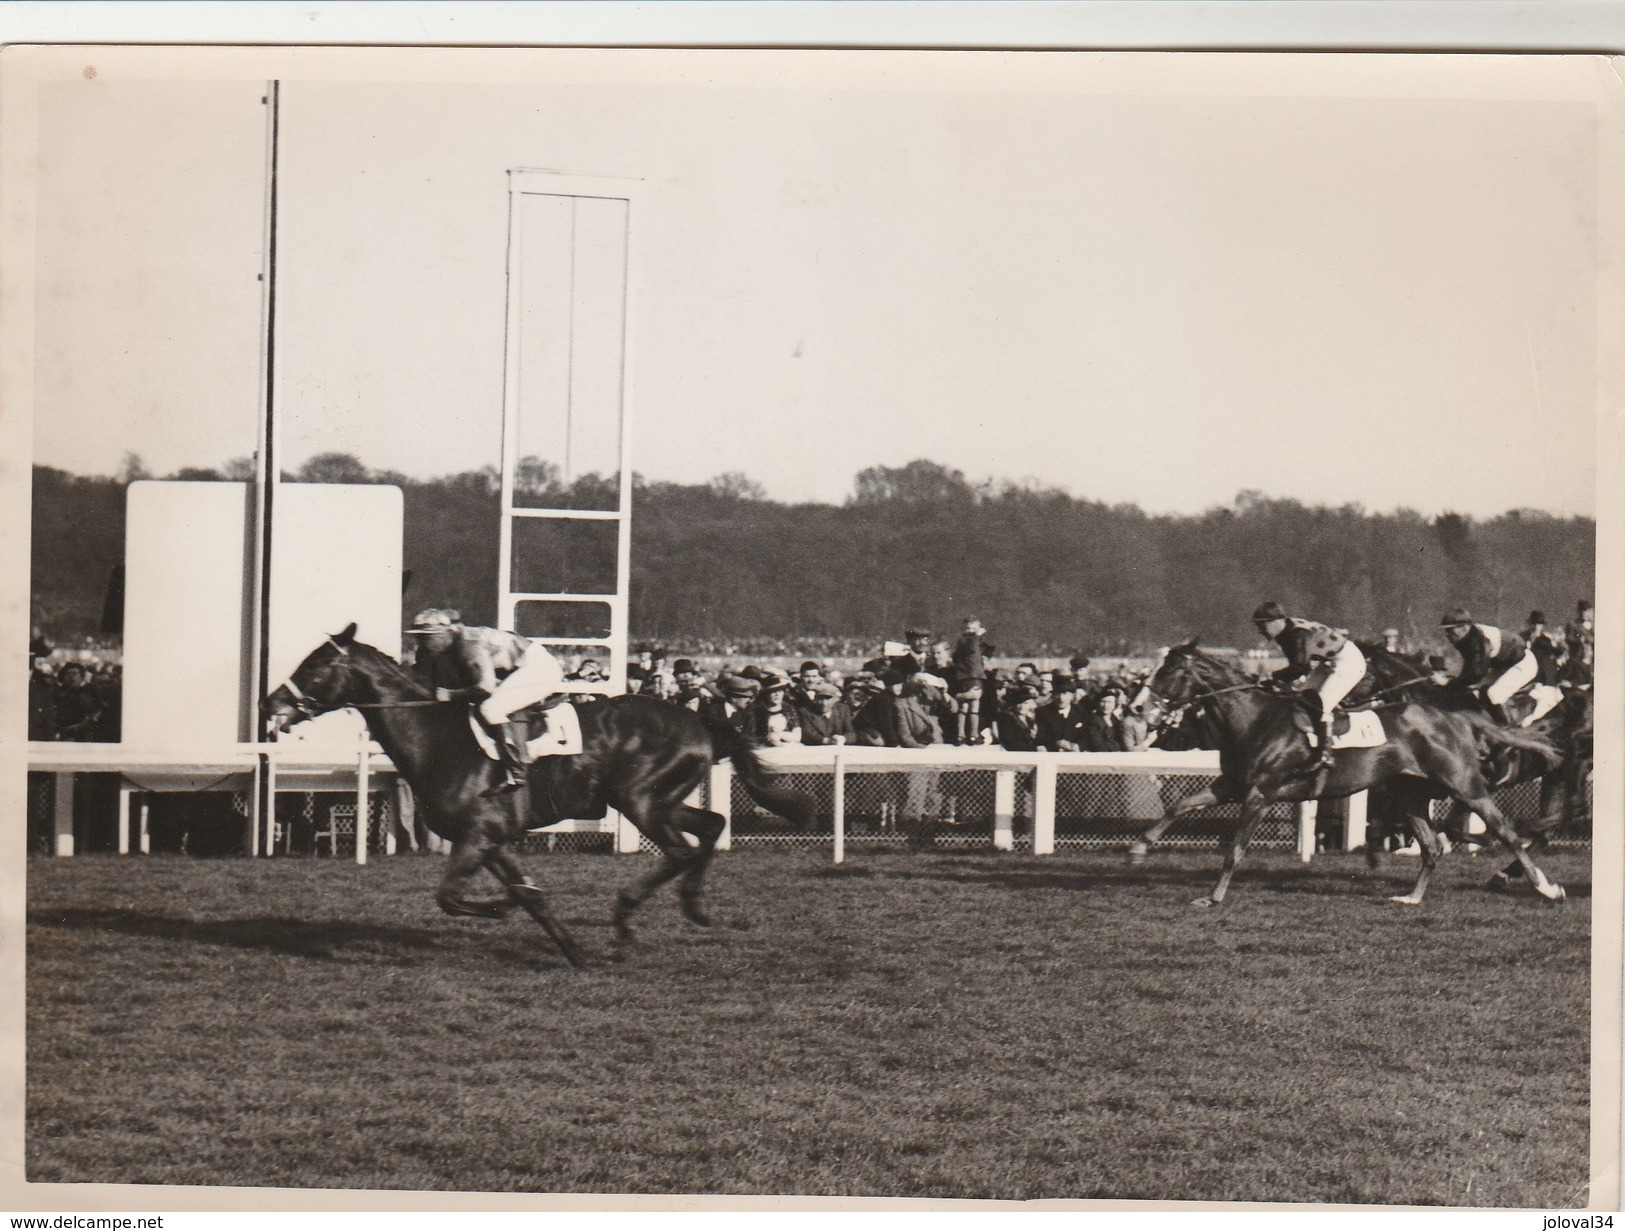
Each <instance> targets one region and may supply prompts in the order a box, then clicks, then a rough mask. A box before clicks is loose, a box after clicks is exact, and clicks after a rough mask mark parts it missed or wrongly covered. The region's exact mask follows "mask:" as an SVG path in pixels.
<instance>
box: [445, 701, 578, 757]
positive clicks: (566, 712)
mask: <svg viewBox="0 0 1625 1231" xmlns="http://www.w3.org/2000/svg"><path fill="white" fill-rule="evenodd" d="M508 722H509V723H510V724H518V723H523V724H524V727H525V740H526V743H525V755H526V758H527V759H529V760H532V761H534V760H535V759H536V758H538V757H558V756H572V755H574V754H575V753H578V752H580V751H581V716H580V715H579V714H577V713H576V707H575V706H574V705H572V704H570V702H569V701H567V700H565V699H564V698H563V697H562V696H560V697H558V698H552V697H550V698H548V699H547V700H546V701H542V702H539V703H538V704H536V705H527V706H526V707H525V708H524V709H522V710H518V711H516V712H515V713H513V714H510V715H509V716H508ZM468 728H469V730H471V731H472V732H473V733H474V738H475V740H476V741H477V742H478V743H479V746H480V750H481V751H482V752H484V753H485V755H486V756H487V757H489V758H490V759H491V760H493V761H499V760H501V759H502V757H501V754H500V753H499V752H498V751H497V744H496V740H494V739H492V738H491V732H490V731H488V730H487V729H486V726H485V723H484V722H483V721H482V720H481V718H480V712H479V706H478V705H470V706H469V707H468Z"/></svg>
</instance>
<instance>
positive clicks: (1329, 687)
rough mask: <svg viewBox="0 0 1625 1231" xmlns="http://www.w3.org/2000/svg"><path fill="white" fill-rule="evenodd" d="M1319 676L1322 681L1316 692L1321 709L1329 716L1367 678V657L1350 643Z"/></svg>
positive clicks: (1327, 664) (1316, 687) (1323, 668)
mask: <svg viewBox="0 0 1625 1231" xmlns="http://www.w3.org/2000/svg"><path fill="white" fill-rule="evenodd" d="M1321 673H1323V674H1321ZM1317 674H1321V680H1320V683H1318V684H1317V685H1316V686H1315V691H1316V692H1318V693H1319V694H1320V704H1321V708H1322V709H1323V710H1324V711H1325V712H1326V713H1328V714H1329V713H1331V712H1332V710H1334V709H1336V708H1337V704H1338V702H1340V701H1341V700H1342V699H1343V698H1344V697H1346V696H1348V695H1349V693H1351V692H1353V691H1354V687H1355V685H1356V684H1358V683H1359V682H1360V681H1361V680H1363V679H1364V678H1365V655H1364V654H1362V653H1360V648H1359V647H1358V646H1357V645H1355V644H1354V642H1352V641H1350V642H1348V643H1346V644H1345V645H1344V646H1343V648H1342V649H1341V650H1339V651H1337V654H1336V656H1334V657H1333V658H1332V659H1330V660H1329V661H1328V662H1327V663H1325V664H1324V665H1323V666H1322V667H1320V668H1319V671H1318V672H1317Z"/></svg>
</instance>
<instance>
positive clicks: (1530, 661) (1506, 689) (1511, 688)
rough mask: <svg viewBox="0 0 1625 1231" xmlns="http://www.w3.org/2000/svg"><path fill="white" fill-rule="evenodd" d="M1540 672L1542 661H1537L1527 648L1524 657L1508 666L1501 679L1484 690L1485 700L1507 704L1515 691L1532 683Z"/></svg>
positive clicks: (1496, 703) (1495, 703) (1492, 703)
mask: <svg viewBox="0 0 1625 1231" xmlns="http://www.w3.org/2000/svg"><path fill="white" fill-rule="evenodd" d="M1539 674H1540V663H1538V662H1537V661H1535V656H1534V655H1533V654H1531V653H1530V652H1529V651H1527V650H1525V651H1524V655H1523V657H1522V658H1520V659H1519V660H1518V661H1517V662H1515V663H1513V664H1512V666H1510V667H1508V668H1507V669H1506V671H1505V673H1503V674H1502V676H1501V678H1500V679H1498V680H1496V681H1495V682H1494V683H1493V684H1491V685H1490V686H1489V687H1488V688H1486V689H1485V690H1484V700H1486V701H1488V702H1489V703H1490V704H1491V705H1505V704H1506V703H1507V701H1508V700H1509V699H1511V697H1512V694H1513V693H1515V692H1517V691H1518V690H1519V689H1520V688H1522V687H1523V686H1524V685H1525V684H1529V683H1532V682H1533V681H1534V678H1535V677H1536V676H1537V675H1539Z"/></svg>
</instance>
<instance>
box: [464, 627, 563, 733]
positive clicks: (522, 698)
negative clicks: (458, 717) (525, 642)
mask: <svg viewBox="0 0 1625 1231" xmlns="http://www.w3.org/2000/svg"><path fill="white" fill-rule="evenodd" d="M563 691H564V669H563V668H562V667H560V666H559V663H558V659H556V658H554V657H553V656H552V655H551V654H549V653H548V652H547V648H546V647H545V646H541V645H533V646H531V647H530V649H528V650H526V651H525V656H524V658H522V659H520V660H519V665H518V666H517V667H515V668H514V669H513V671H512V673H511V674H510V675H509V676H508V678H507V679H505V680H503V681H502V682H501V683H500V684H498V685H497V687H496V691H495V692H493V693H492V694H491V695H490V696H489V697H487V698H486V699H485V700H484V701H482V702H480V717H481V718H483V719H485V721H486V722H488V723H490V724H491V725H492V726H497V725H499V724H501V723H504V722H506V721H508V715H509V714H511V713H513V712H514V711H515V710H522V709H524V708H525V706H527V705H533V704H535V703H536V702H537V701H540V700H542V699H543V698H544V697H550V696H552V695H553V694H554V693H556V692H563Z"/></svg>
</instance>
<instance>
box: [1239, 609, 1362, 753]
mask: <svg viewBox="0 0 1625 1231" xmlns="http://www.w3.org/2000/svg"><path fill="white" fill-rule="evenodd" d="M1253 623H1254V624H1255V625H1257V626H1258V631H1259V633H1261V634H1262V635H1263V636H1265V637H1268V638H1270V639H1271V640H1273V641H1274V642H1275V643H1276V644H1277V645H1278V646H1280V647H1281V652H1282V653H1283V654H1285V655H1286V666H1284V667H1282V668H1281V669H1280V670H1279V671H1277V672H1276V673H1275V679H1276V680H1277V681H1278V682H1279V683H1282V684H1286V685H1289V686H1290V687H1292V688H1293V689H1294V690H1295V691H1298V692H1301V693H1303V694H1304V696H1305V697H1306V698H1307V697H1308V696H1310V695H1313V696H1315V697H1317V698H1318V699H1319V701H1320V713H1319V714H1318V715H1316V718H1317V720H1318V721H1317V724H1316V728H1317V730H1318V732H1319V735H1320V744H1319V747H1318V748H1317V749H1316V751H1317V752H1318V753H1319V754H1320V765H1321V767H1322V768H1329V767H1330V766H1331V764H1332V713H1333V711H1334V710H1336V708H1337V706H1338V704H1339V703H1340V702H1341V701H1342V700H1343V698H1344V697H1346V696H1348V695H1349V693H1351V692H1352V691H1354V688H1355V686H1356V685H1357V684H1359V682H1360V681H1361V680H1362V679H1364V678H1365V655H1364V654H1362V653H1360V648H1359V647H1358V646H1357V645H1355V644H1354V642H1353V641H1351V640H1349V635H1348V633H1346V632H1344V631H1343V630H1342V629H1340V628H1332V627H1330V626H1329V625H1326V624H1320V623H1317V622H1316V621H1314V620H1302V619H1299V618H1298V617H1296V616H1289V615H1287V613H1286V612H1285V611H1283V610H1281V604H1279V603H1276V602H1269V603H1265V604H1263V605H1262V606H1260V607H1259V608H1258V610H1256V611H1254V612H1253Z"/></svg>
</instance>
